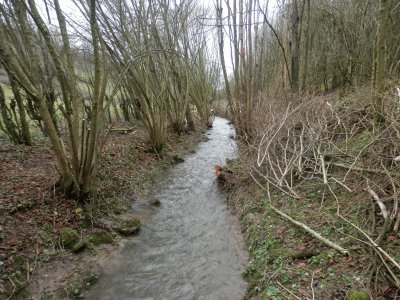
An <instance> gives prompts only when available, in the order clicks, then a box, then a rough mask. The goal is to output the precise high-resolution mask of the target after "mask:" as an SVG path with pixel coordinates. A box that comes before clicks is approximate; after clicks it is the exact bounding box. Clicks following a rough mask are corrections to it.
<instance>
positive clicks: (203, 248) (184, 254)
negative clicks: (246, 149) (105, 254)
mask: <svg viewBox="0 0 400 300" xmlns="http://www.w3.org/2000/svg"><path fill="white" fill-rule="evenodd" d="M208 133H209V135H208V136H209V138H210V140H208V141H206V142H203V143H201V144H200V146H199V148H198V151H197V152H196V153H195V154H193V155H191V156H189V157H187V158H186V159H185V162H183V163H181V164H178V165H176V166H174V167H172V168H171V169H170V170H168V171H167V172H165V174H163V175H162V178H161V179H160V181H159V182H158V183H156V184H155V185H154V187H153V189H152V192H151V196H152V197H155V198H157V199H159V200H160V201H161V203H162V205H161V208H159V209H157V210H154V212H153V211H152V213H151V215H150V218H148V220H145V222H143V226H142V232H141V234H140V235H139V236H138V237H137V238H135V239H134V240H132V241H131V242H130V243H127V245H126V246H125V247H124V249H123V250H122V251H121V253H120V254H119V255H117V256H116V257H114V258H113V259H111V260H114V261H111V260H110V262H106V263H105V266H104V268H103V274H102V276H101V277H100V279H99V281H98V283H97V284H96V285H94V287H93V288H92V289H91V290H90V291H89V293H88V295H87V299H113V300H114V299H115V300H118V299H141V300H144V299H149V300H150V299H154V300H155V299H210V300H214V299H215V300H217V299H232V300H235V299H238V300H239V299H243V296H244V292H245V289H246V284H245V282H244V281H243V279H242V277H241V274H242V272H243V270H244V262H245V258H246V253H245V251H244V250H243V243H242V239H241V236H240V233H239V230H238V229H237V228H238V226H237V224H235V220H233V218H232V217H231V216H230V213H229V211H228V209H227V206H226V198H225V197H224V195H222V194H221V193H220V192H219V191H218V188H217V185H216V182H215V176H214V170H213V167H214V165H215V164H221V165H223V164H224V162H225V159H226V158H233V157H235V155H236V145H235V144H234V141H233V140H232V139H231V138H230V135H232V134H233V133H234V131H233V128H232V127H231V126H229V125H228V122H227V120H225V119H222V118H216V119H215V121H214V127H213V128H212V129H211V130H210V131H209V132H208ZM140 209H142V208H141V207H140ZM133 213H135V207H133ZM116 261H117V263H116Z"/></svg>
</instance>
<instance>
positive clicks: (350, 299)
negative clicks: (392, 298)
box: [346, 290, 370, 300]
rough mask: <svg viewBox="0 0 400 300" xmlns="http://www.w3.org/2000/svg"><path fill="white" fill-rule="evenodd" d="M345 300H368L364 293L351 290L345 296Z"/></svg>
mask: <svg viewBox="0 0 400 300" xmlns="http://www.w3.org/2000/svg"><path fill="white" fill-rule="evenodd" d="M346 300H370V298H369V295H368V293H367V292H366V291H359V290H352V291H350V292H349V293H348V294H347V296H346Z"/></svg>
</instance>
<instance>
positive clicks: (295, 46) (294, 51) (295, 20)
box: [290, 0, 300, 92]
mask: <svg viewBox="0 0 400 300" xmlns="http://www.w3.org/2000/svg"><path fill="white" fill-rule="evenodd" d="M292 5H293V8H292V24H291V25H292V30H291V44H290V47H291V60H292V70H291V73H292V76H291V79H292V90H293V91H294V92H297V91H298V90H299V69H300V68H299V48H300V36H299V24H300V19H299V8H298V5H297V0H293V3H292Z"/></svg>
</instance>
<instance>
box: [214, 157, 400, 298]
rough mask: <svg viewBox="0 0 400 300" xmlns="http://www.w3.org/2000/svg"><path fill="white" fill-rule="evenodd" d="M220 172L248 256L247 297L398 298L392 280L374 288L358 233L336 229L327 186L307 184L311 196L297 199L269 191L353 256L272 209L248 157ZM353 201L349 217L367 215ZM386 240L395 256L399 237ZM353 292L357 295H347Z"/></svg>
mask: <svg viewBox="0 0 400 300" xmlns="http://www.w3.org/2000/svg"><path fill="white" fill-rule="evenodd" d="M222 174H223V175H222V176H223V178H224V180H223V183H222V189H223V190H224V191H226V192H227V194H228V203H229V206H230V208H231V211H233V212H234V213H235V214H236V215H237V216H238V217H239V220H240V223H241V226H242V230H243V234H244V238H245V241H246V244H247V248H248V251H249V255H250V259H249V262H248V265H247V267H246V270H245V272H244V278H245V280H246V281H247V282H248V287H247V292H246V299H253V300H255V299H262V300H264V299H265V300H267V299H268V300H270V299H272V300H283V299H326V300H344V299H349V300H368V299H380V300H384V299H400V293H399V290H398V289H397V288H396V287H395V286H391V285H389V284H381V285H380V284H378V288H377V290H376V291H375V292H373V293H371V292H370V290H369V288H368V282H369V280H370V279H371V278H370V276H371V275H370V273H369V272H370V271H369V270H370V269H369V266H370V264H371V263H370V259H369V257H368V251H366V250H364V249H362V247H359V246H357V245H355V244H354V238H352V237H351V236H353V237H354V236H357V234H356V233H355V232H350V233H349V234H348V235H347V236H346V235H345V236H344V237H343V235H340V234H339V233H338V231H339V232H340V233H342V232H341V231H342V230H343V231H344V228H345V224H343V222H338V221H337V220H334V218H333V217H332V215H333V214H332V212H334V211H335V207H334V204H333V203H332V202H333V201H331V199H329V198H325V203H324V198H323V193H324V191H323V187H322V188H321V187H318V186H314V188H310V187H307V188H308V189H309V194H308V196H307V198H304V199H299V200H298V201H290V199H288V198H287V197H285V196H284V195H282V193H271V197H272V199H273V201H274V202H275V205H279V206H283V207H284V210H285V212H286V213H288V214H289V215H290V216H291V217H292V218H294V219H295V220H298V221H300V222H302V223H304V224H307V225H308V226H310V227H311V228H313V229H315V230H316V231H317V232H319V233H321V234H322V236H324V237H327V238H329V239H331V240H333V241H338V242H339V243H340V245H342V246H344V247H346V248H347V249H350V250H351V252H350V255H342V254H341V253H339V252H338V251H336V250H334V249H332V248H329V247H327V246H326V245H325V244H323V243H322V242H321V241H319V240H317V239H315V238H314V237H312V236H311V235H309V234H308V233H306V232H305V231H304V230H302V229H301V228H299V227H297V226H295V225H293V224H292V223H290V222H288V221H287V220H285V219H283V218H282V217H281V216H279V215H278V214H277V213H276V212H275V211H273V210H272V209H271V207H270V206H269V204H268V200H267V198H268V195H267V192H266V191H265V190H264V189H262V188H261V187H260V186H259V185H258V184H257V183H256V182H254V180H253V179H252V177H251V176H250V175H249V169H248V165H247V164H246V162H245V161H244V160H241V159H238V160H233V161H231V162H230V163H229V164H228V166H226V168H224V169H223V171H222ZM347 201H348V200H347ZM342 204H344V203H342ZM352 205H354V206H352V209H351V212H350V210H349V213H348V214H347V216H348V217H356V216H360V215H362V214H363V213H365V212H363V208H362V207H361V205H360V203H357V201H354V202H353V203H352ZM386 239H387V241H388V243H390V244H391V245H390V247H391V249H392V251H393V252H392V253H393V255H396V253H398V252H397V250H396V249H398V247H399V242H400V236H399V235H393V234H390V233H389V234H388V236H387V238H386ZM397 258H398V255H397V256H396V259H397ZM350 293H354V294H353V295H355V297H354V298H351V297H349V294H350ZM368 294H369V296H368Z"/></svg>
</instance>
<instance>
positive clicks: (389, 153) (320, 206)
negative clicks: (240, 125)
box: [223, 88, 400, 299]
mask: <svg viewBox="0 0 400 300" xmlns="http://www.w3.org/2000/svg"><path fill="white" fill-rule="evenodd" d="M384 97H385V101H386V105H387V107H386V113H385V118H384V119H385V122H384V123H381V124H379V125H378V126H377V125H376V124H374V114H375V112H374V110H373V107H372V105H371V103H372V98H371V96H369V90H367V89H366V88H365V89H359V90H356V91H354V92H352V93H349V94H348V95H346V96H341V97H339V96H338V95H336V94H330V95H326V96H323V95H319V96H304V97H297V98H296V96H292V98H291V99H290V101H283V99H280V98H278V99H268V100H269V101H268V105H265V107H259V108H258V109H257V113H255V115H254V124H255V125H254V128H255V132H256V134H255V136H256V137H257V138H256V139H255V141H254V142H253V143H252V144H250V145H249V141H246V143H242V144H241V146H240V148H241V157H240V160H237V161H232V162H230V163H229V165H228V167H227V168H226V169H225V172H224V178H225V183H224V186H223V188H224V189H225V190H227V191H228V193H229V203H230V205H231V207H232V209H233V210H234V211H236V212H237V213H238V214H239V215H240V217H241V221H242V225H243V228H244V230H245V233H246V240H247V246H248V249H249V252H250V256H251V259H250V261H249V264H248V267H247V269H246V271H245V273H244V276H245V278H246V280H247V281H248V282H249V284H248V290H247V295H248V297H250V298H251V297H255V298H256V299H350V298H351V297H353V296H354V295H356V294H357V295H362V296H363V297H364V296H365V297H368V298H370V299H396V297H397V294H398V292H399V290H398V288H399V279H398V278H399V274H400V270H399V268H398V262H399V258H400V257H399V255H398V252H397V250H396V249H398V246H399V244H400V234H399V233H398V231H397V230H398V221H397V220H399V208H398V191H399V188H400V176H399V175H398V174H399V172H398V164H397V160H398V156H399V155H400V147H399V146H400V145H399V143H398V140H399V138H400V134H399V129H398V128H399V123H398V121H399V114H397V113H395V112H398V111H399V110H400V107H399V104H398V99H397V95H396V94H395V93H391V92H390V91H388V92H387V93H386V95H384ZM266 102H267V101H266ZM285 103H286V104H285ZM278 212H279V213H280V214H278ZM282 214H283V215H285V216H289V217H290V218H291V219H292V220H294V221H297V222H300V223H301V225H304V226H305V227H306V230H305V229H304V227H303V228H301V227H300V226H299V224H295V223H294V222H292V221H290V220H289V219H288V218H286V217H283V216H282ZM396 224H397V225H396ZM309 230H310V231H314V232H316V234H317V236H313V235H311V234H310V231H309ZM307 231H308V232H307ZM326 240H328V242H329V243H327V242H326ZM332 244H333V245H336V246H338V247H339V248H340V249H343V251H341V252H340V251H337V250H335V249H333V248H332ZM376 245H378V246H379V247H380V248H379V249H381V250H382V251H381V250H379V249H378V248H377V246H376ZM346 297H347V298H346ZM368 298H367V299H368ZM363 299H364V298H363Z"/></svg>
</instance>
